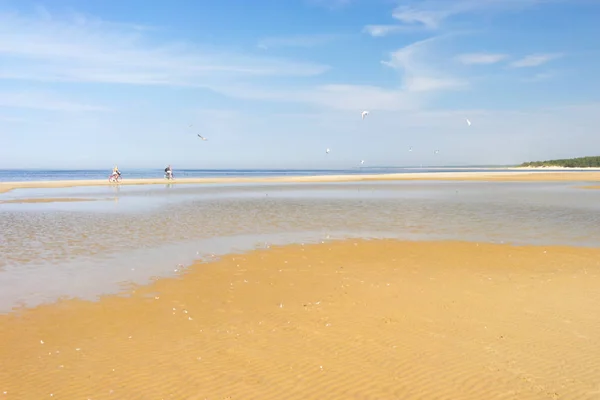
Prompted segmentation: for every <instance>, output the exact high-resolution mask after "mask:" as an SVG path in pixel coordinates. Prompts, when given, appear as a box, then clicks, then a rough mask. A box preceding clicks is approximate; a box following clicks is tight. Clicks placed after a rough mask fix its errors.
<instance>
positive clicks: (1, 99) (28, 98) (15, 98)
mask: <svg viewBox="0 0 600 400" xmlns="http://www.w3.org/2000/svg"><path fill="white" fill-rule="evenodd" d="M0 107H6V108H26V109H34V110H46V111H66V112H81V111H108V110H109V109H108V108H106V107H102V106H96V105H91V104H83V103H79V102H75V101H70V100H66V99H64V98H61V97H57V96H55V95H52V94H49V93H44V92H32V91H29V92H0Z"/></svg>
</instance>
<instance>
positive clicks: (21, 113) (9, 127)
mask: <svg viewBox="0 0 600 400" xmlns="http://www.w3.org/2000/svg"><path fill="white" fill-rule="evenodd" d="M598 20H600V2H598V1H595V0H441V1H438V0H420V1H418V0H414V1H396V2H395V1H390V0H369V1H366V0H286V1H282V0H253V1H251V2H250V1H242V0H220V1H210V2H209V1H192V0H189V1H187V0H180V1H175V0H173V1H170V2H167V1H163V2H158V1H155V2H147V1H141V0H130V1H116V0H114V1H109V0H106V1H91V0H88V1H84V0H79V1H76V0H54V1H47V2H44V1H37V2H29V1H26V0H19V1H16V0H14V1H7V0H0V168H107V169H110V168H111V166H112V165H114V164H115V163H117V164H118V165H119V166H120V168H121V170H124V171H125V170H126V169H127V168H138V167H157V168H160V167H163V166H164V165H165V164H168V163H170V164H172V165H173V167H174V168H175V169H177V168H347V167H355V166H357V165H358V163H359V162H360V160H362V159H364V160H365V166H368V165H398V166H403V165H420V164H424V165H474V164H510V163H520V162H522V161H526V160H534V159H535V160H537V159H550V158H558V157H576V156H583V155H597V154H600V128H599V127H600V94H599V93H600V80H599V79H598V73H597V71H600V51H599V49H598V46H597V38H598V37H600V26H599V25H598V24H597V21H598ZM363 110H368V111H369V112H370V114H369V116H368V117H367V118H366V119H365V120H364V121H363V120H362V119H361V112H362V111H363ZM466 118H468V119H470V121H471V122H472V125H471V126H468V125H467V123H466ZM190 124H193V125H194V126H193V128H189V127H188V126H189V125H190ZM197 133H200V134H202V135H203V136H206V137H207V138H208V139H209V140H208V141H206V142H202V141H200V140H199V139H198V138H197V136H196V134H197ZM410 147H412V148H413V151H412V152H409V151H408V149H409V148H410ZM326 148H330V149H331V153H330V154H329V155H325V149H326ZM435 150H439V151H440V152H439V154H434V151H435Z"/></svg>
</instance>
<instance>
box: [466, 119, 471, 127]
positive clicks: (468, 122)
mask: <svg viewBox="0 0 600 400" xmlns="http://www.w3.org/2000/svg"><path fill="white" fill-rule="evenodd" d="M467 125H469V126H471V121H469V118H467Z"/></svg>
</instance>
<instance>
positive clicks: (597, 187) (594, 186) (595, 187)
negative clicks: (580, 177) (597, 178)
mask: <svg viewBox="0 0 600 400" xmlns="http://www.w3.org/2000/svg"><path fill="white" fill-rule="evenodd" d="M581 189H600V185H590V186H582V187H581Z"/></svg>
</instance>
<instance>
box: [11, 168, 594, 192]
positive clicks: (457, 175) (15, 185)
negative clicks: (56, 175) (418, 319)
mask: <svg viewBox="0 0 600 400" xmlns="http://www.w3.org/2000/svg"><path fill="white" fill-rule="evenodd" d="M402 180H423V181H427V180H429V181H431V180H440V181H502V182H521V181H523V182H527V181H530V182H557V181H573V182H577V181H589V182H593V181H598V182H600V172H595V171H594V172H592V171H577V172H550V171H543V172H541V171H537V172H531V171H529V172H528V171H523V172H521V171H513V172H428V173H402V174H364V175H319V176H284V177H280V176H278V177H265V178H254V177H252V178H181V179H174V180H171V181H167V180H165V179H123V181H121V182H120V183H118V184H115V183H110V182H108V180H64V181H26V182H0V193H4V192H8V191H10V190H13V189H25V188H37V189H43V188H66V187H78V186H79V187H81V186H114V185H164V184H210V183H212V184H231V183H303V182H306V183H308V182H312V183H328V182H360V181H402Z"/></svg>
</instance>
